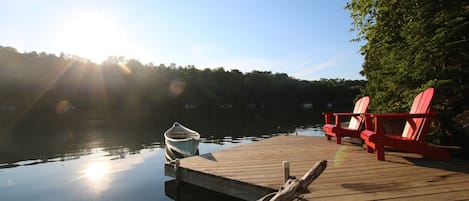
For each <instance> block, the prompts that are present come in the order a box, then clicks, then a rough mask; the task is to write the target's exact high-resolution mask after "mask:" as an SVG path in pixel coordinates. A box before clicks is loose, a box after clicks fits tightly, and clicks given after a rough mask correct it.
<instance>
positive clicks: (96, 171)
mask: <svg viewBox="0 0 469 201" xmlns="http://www.w3.org/2000/svg"><path fill="white" fill-rule="evenodd" d="M108 173H109V169H108V165H107V164H105V163H102V162H98V163H92V164H90V165H89V166H88V168H86V170H85V176H86V178H88V179H89V180H92V181H99V180H101V179H102V178H103V177H105V176H106V174H108Z"/></svg>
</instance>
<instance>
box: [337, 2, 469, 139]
mask: <svg viewBox="0 0 469 201" xmlns="http://www.w3.org/2000/svg"><path fill="white" fill-rule="evenodd" d="M345 8H346V9H348V10H350V11H351V17H352V19H353V23H352V24H353V28H352V30H353V31H356V33H357V37H356V38H355V39H353V41H362V42H364V45H363V46H362V48H361V50H360V52H361V53H362V54H363V55H364V56H365V61H364V64H363V70H362V71H361V74H362V75H364V76H366V78H367V80H368V83H367V85H366V87H365V89H364V90H363V91H362V93H363V94H367V95H370V96H371V98H372V100H373V101H372V102H371V105H370V108H371V109H374V110H376V111H379V112H390V111H404V110H405V111H407V110H408V109H409V106H410V105H411V104H412V103H411V100H412V98H413V97H414V96H415V95H416V94H417V93H418V92H419V91H421V90H423V89H424V88H427V87H435V88H436V90H437V93H436V96H437V97H436V100H435V102H434V104H433V105H434V106H435V107H436V108H437V109H439V110H440V111H439V113H440V115H439V118H438V122H439V123H440V125H441V127H440V129H441V130H442V131H444V132H446V133H447V132H454V131H455V129H454V128H455V125H454V122H452V121H451V119H452V118H454V117H455V116H456V115H457V114H460V113H462V112H463V111H464V110H467V109H468V103H469V100H468V89H469V70H468V66H469V32H468V31H467V30H469V1H465V0H449V1H444V0H437V1H425V0H408V1H379V0H352V1H350V2H348V3H347V5H346V7H345ZM452 135H461V133H452ZM440 137H443V136H440Z"/></svg>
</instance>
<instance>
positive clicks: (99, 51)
mask: <svg viewBox="0 0 469 201" xmlns="http://www.w3.org/2000/svg"><path fill="white" fill-rule="evenodd" d="M59 32H60V35H59V36H58V37H59V40H58V41H59V46H60V48H59V49H60V50H61V51H63V52H65V53H69V54H76V55H78V56H81V57H84V58H87V59H90V60H92V61H93V62H102V61H104V60H105V59H106V58H107V57H108V56H111V55H122V54H125V53H126V52H127V51H129V50H128V49H129V46H130V45H129V44H130V43H129V42H128V40H127V36H126V32H125V29H124V28H122V26H120V25H119V24H118V23H117V22H116V21H115V20H114V19H113V18H111V17H109V16H106V15H103V14H93V13H86V14H80V15H77V16H75V17H72V18H70V19H68V20H67V21H66V22H65V24H64V26H63V27H62V28H61V31H59Z"/></svg>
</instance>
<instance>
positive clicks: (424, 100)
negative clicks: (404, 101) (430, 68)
mask: <svg viewBox="0 0 469 201" xmlns="http://www.w3.org/2000/svg"><path fill="white" fill-rule="evenodd" d="M434 91H435V89H433V88H428V89H426V90H425V91H423V92H421V93H419V94H418V95H417V96H416V97H415V99H414V102H413V103H412V108H411V109H410V112H409V113H410V114H425V113H429V112H430V103H431V102H432V98H433V93H434ZM430 123H431V119H428V118H413V119H408V121H407V122H406V124H405V127H404V131H403V132H402V137H405V138H409V139H411V140H415V141H424V140H425V139H424V138H425V137H421V136H422V135H421V134H422V132H425V131H424V130H425V127H426V126H427V127H428V126H429V124H430ZM425 136H426V135H425Z"/></svg>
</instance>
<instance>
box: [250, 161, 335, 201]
mask: <svg viewBox="0 0 469 201" xmlns="http://www.w3.org/2000/svg"><path fill="white" fill-rule="evenodd" d="M326 167H327V161H326V160H323V161H319V162H317V163H316V164H315V165H314V166H313V167H312V168H311V169H310V170H308V172H306V174H305V175H303V177H301V179H299V180H298V179H294V178H291V179H288V181H287V182H285V184H283V186H282V187H280V190H279V191H278V192H277V193H270V194H267V195H265V196H264V197H262V198H261V199H259V200H258V201H265V200H269V201H289V200H293V199H294V198H296V197H298V196H299V195H300V194H301V192H304V191H307V190H308V186H309V184H311V182H313V181H314V180H315V179H316V178H318V177H319V175H320V174H321V173H322V172H323V171H324V170H325V169H326Z"/></svg>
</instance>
